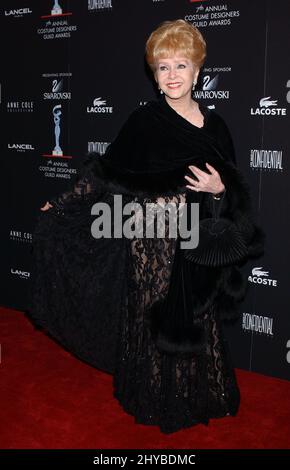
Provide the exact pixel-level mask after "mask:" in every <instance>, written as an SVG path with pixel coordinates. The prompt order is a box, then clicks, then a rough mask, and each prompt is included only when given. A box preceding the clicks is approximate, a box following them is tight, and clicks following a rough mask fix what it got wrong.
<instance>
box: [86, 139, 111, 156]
mask: <svg viewBox="0 0 290 470" xmlns="http://www.w3.org/2000/svg"><path fill="white" fill-rule="evenodd" d="M108 145H110V143H109V142H88V152H89V153H93V152H96V153H99V154H100V155H104V153H106V150H107V147H108Z"/></svg>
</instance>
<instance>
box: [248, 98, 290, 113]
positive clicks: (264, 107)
mask: <svg viewBox="0 0 290 470" xmlns="http://www.w3.org/2000/svg"><path fill="white" fill-rule="evenodd" d="M276 106H277V100H273V99H272V98H271V96H265V97H264V98H261V99H260V102H259V107H258V108H251V115H253V116H255V115H259V116H286V108H278V107H276Z"/></svg>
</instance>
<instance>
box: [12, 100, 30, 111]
mask: <svg viewBox="0 0 290 470" xmlns="http://www.w3.org/2000/svg"><path fill="white" fill-rule="evenodd" d="M33 105H34V102H33V101H8V102H7V112H8V113H32V112H33Z"/></svg>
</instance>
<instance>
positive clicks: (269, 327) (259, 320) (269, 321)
mask: <svg viewBox="0 0 290 470" xmlns="http://www.w3.org/2000/svg"><path fill="white" fill-rule="evenodd" d="M242 329H243V330H244V331H253V332H255V333H261V334H265V335H267V336H273V318H272V317H264V316H262V315H256V314H251V313H243V319H242Z"/></svg>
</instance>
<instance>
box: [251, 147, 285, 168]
mask: <svg viewBox="0 0 290 470" xmlns="http://www.w3.org/2000/svg"><path fill="white" fill-rule="evenodd" d="M250 168H252V169H259V170H261V169H262V170H280V171H282V170H283V151H282V150H264V149H252V150H251V151H250Z"/></svg>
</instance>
